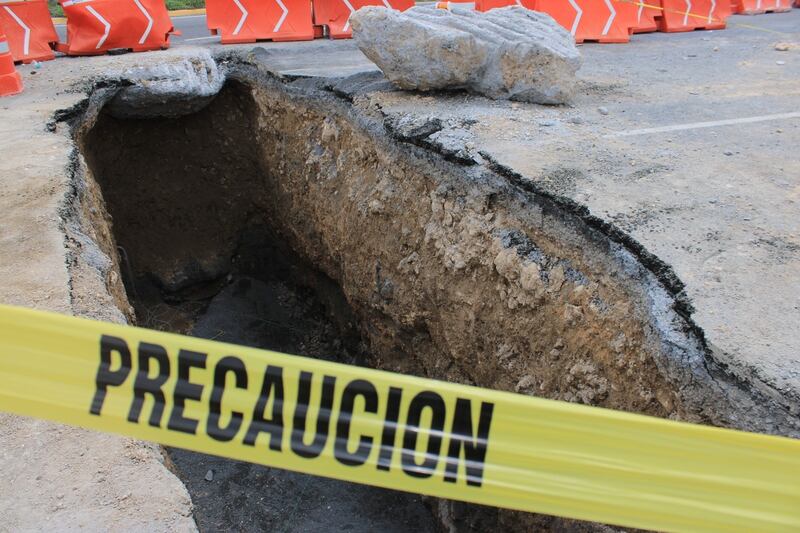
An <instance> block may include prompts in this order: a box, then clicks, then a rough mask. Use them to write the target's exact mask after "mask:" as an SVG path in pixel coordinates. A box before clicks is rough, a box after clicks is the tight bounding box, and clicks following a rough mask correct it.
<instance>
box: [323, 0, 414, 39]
mask: <svg viewBox="0 0 800 533" xmlns="http://www.w3.org/2000/svg"><path fill="white" fill-rule="evenodd" d="M312 4H313V5H314V24H315V25H316V26H324V27H325V28H327V35H328V36H329V37H331V38H333V39H349V38H350V37H352V36H353V32H352V30H351V29H350V16H351V15H352V14H353V13H355V12H356V11H357V10H359V9H361V8H362V7H366V6H384V7H386V8H389V9H396V10H398V11H405V10H406V9H411V8H412V7H414V0H312Z"/></svg>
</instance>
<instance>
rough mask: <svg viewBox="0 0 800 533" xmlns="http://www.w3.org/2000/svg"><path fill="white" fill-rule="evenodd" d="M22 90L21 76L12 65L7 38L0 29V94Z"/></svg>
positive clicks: (8, 94)
mask: <svg viewBox="0 0 800 533" xmlns="http://www.w3.org/2000/svg"><path fill="white" fill-rule="evenodd" d="M20 92H22V77H20V75H19V72H17V69H16V67H15V66H14V58H12V57H11V48H10V47H9V45H8V39H6V36H5V35H4V34H3V31H2V29H0V96H10V95H12V94H17V93H20Z"/></svg>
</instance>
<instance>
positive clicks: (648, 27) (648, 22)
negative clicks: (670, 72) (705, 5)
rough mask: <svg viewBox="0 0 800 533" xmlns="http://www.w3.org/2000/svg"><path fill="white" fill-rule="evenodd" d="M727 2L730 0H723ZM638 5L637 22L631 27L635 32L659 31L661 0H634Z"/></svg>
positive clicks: (634, 3) (636, 5)
mask: <svg viewBox="0 0 800 533" xmlns="http://www.w3.org/2000/svg"><path fill="white" fill-rule="evenodd" d="M721 1H723V2H727V1H728V0H721ZM632 2H633V5H634V6H635V7H636V23H635V25H634V26H632V27H631V31H632V32H633V33H651V32H654V31H658V19H657V18H656V17H660V16H661V11H662V10H661V2H660V1H659V0H632Z"/></svg>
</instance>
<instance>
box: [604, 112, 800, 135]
mask: <svg viewBox="0 0 800 533" xmlns="http://www.w3.org/2000/svg"><path fill="white" fill-rule="evenodd" d="M788 118H800V112H793V113H778V114H777V115H758V116H755V117H742V118H732V119H728V120H711V121H709V122H690V123H688V124H675V125H673V126H662V127H660V128H643V129H640V130H627V131H618V132H615V133H612V134H610V135H606V137H632V136H634V135H647V134H649V133H667V132H670V131H683V130H697V129H700V128H715V127H717V126H733V125H736V124H751V123H753V122H766V121H768V120H786V119H788Z"/></svg>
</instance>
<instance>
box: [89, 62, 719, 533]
mask: <svg viewBox="0 0 800 533" xmlns="http://www.w3.org/2000/svg"><path fill="white" fill-rule="evenodd" d="M349 105H350V104H349V103H344V102H342V101H340V100H337V99H336V98H335V97H334V96H332V95H328V96H320V94H319V93H316V94H314V95H311V96H309V95H308V94H305V93H303V91H300V90H294V89H291V88H289V89H287V88H286V87H285V86H284V85H283V84H281V83H280V82H277V81H275V80H263V79H261V80H258V79H253V78H248V77H247V76H245V75H242V76H240V79H239V81H229V82H228V83H227V85H226V86H225V87H224V88H223V89H222V91H221V92H220V93H219V95H218V96H217V97H216V98H215V99H214V100H213V101H212V102H211V103H210V104H209V105H208V106H207V107H205V108H204V109H202V110H201V111H199V112H197V113H194V114H191V115H187V116H184V117H181V118H175V119H164V118H162V119H119V118H115V117H114V116H112V115H111V114H110V113H109V112H107V111H101V112H100V113H99V115H97V116H96V117H93V118H91V119H90V120H88V121H87V122H85V123H84V124H82V126H80V127H79V128H78V129H77V130H76V131H77V134H78V141H79V145H80V147H81V152H82V154H83V156H84V158H85V160H86V163H87V169H86V172H85V174H86V175H85V176H84V181H85V187H83V188H82V192H81V198H80V201H81V202H82V203H83V204H84V209H83V210H82V212H83V213H84V218H86V220H84V221H83V222H84V225H85V226H87V227H88V226H91V227H92V228H93V229H92V230H91V231H90V232H89V233H91V234H92V235H93V239H94V240H95V241H97V243H98V245H99V246H100V248H101V249H102V250H103V252H104V253H105V254H107V255H108V256H109V257H111V258H112V260H113V263H114V268H113V269H112V272H111V274H110V275H109V276H108V279H107V285H108V289H109V292H110V293H111V294H113V295H115V296H116V301H117V305H118V307H120V308H121V309H122V310H123V311H125V310H126V309H127V307H128V302H130V303H131V304H132V306H133V309H134V311H133V312H131V313H130V314H133V313H135V319H136V321H137V322H138V323H139V324H140V325H143V326H147V327H152V328H155V329H164V330H169V331H175V332H180V333H187V334H191V335H196V336H200V337H206V338H211V339H217V340H224V341H228V342H235V343H241V344H246V345H251V346H257V347H263V348H269V349H273V350H278V351H283V352H288V353H294V354H302V355H308V356H311V357H317V358H327V359H333V360H336V361H341V362H345V363H353V364H361V365H367V366H371V367H377V368H382V369H386V370H391V371H398V372H406V373H413V374H417V375H422V376H427V377H433V378H437V379H444V380H449V381H454V382H460V383H469V384H474V385H478V386H482V387H488V388H495V389H502V390H512V391H517V392H520V393H527V394H535V395H537V396H544V397H550V398H557V399H563V400H568V401H573V402H581V403H587V404H593V405H601V406H605V407H610V408H616V409H624V410H628V411H635V412H641V413H647V414H653V415H656V416H672V417H679V418H688V419H695V420H697V419H698V418H699V419H703V417H704V416H705V415H704V414H703V413H702V412H700V411H698V410H694V411H693V412H690V411H687V410H686V408H685V407H684V405H683V403H682V398H681V396H680V395H679V394H678V393H677V389H678V388H679V386H678V385H676V380H680V379H682V378H681V376H680V372H677V371H676V373H675V375H677V376H678V377H675V376H670V373H671V372H672V371H674V368H673V366H672V365H677V364H678V363H676V362H675V361H680V360H681V357H684V359H685V353H686V351H687V350H693V349H695V348H696V346H697V344H696V339H693V338H692V333H691V331H690V329H689V328H688V327H686V326H685V324H682V322H681V317H680V316H678V315H675V314H674V313H673V309H672V307H671V303H670V300H669V299H670V295H669V293H668V291H666V290H664V289H663V287H661V285H660V284H659V282H658V281H657V280H656V279H655V278H654V277H653V275H652V274H651V273H650V272H649V271H647V269H645V268H643V267H642V266H641V265H640V264H639V263H638V262H637V261H636V258H635V257H633V255H631V253H630V252H628V251H627V250H625V249H624V247H621V246H619V245H617V244H614V243H610V242H609V240H608V239H607V236H606V235H604V234H602V232H600V231H598V230H597V229H596V228H591V227H588V226H587V225H586V224H585V223H584V222H582V221H581V219H580V218H578V217H575V216H574V215H573V214H570V213H569V212H567V211H565V210H563V209H560V208H558V206H556V205H554V204H553V203H552V202H550V201H549V200H547V199H543V198H535V197H534V195H533V194H531V193H529V192H526V191H525V190H523V189H521V188H519V187H517V186H515V185H513V184H511V183H509V181H508V180H507V179H505V178H502V177H501V176H498V175H497V174H494V173H493V172H489V171H488V170H485V169H478V168H474V167H471V168H465V167H462V166H460V165H457V164H455V163H451V162H448V161H446V160H445V159H444V158H442V157H440V156H439V155H438V154H434V153H430V152H427V151H426V150H425V149H423V148H420V147H418V146H414V145H411V144H403V143H398V142H396V141H395V140H393V139H391V138H390V137H388V136H387V135H386V132H385V131H384V130H383V129H382V123H378V126H380V129H375V128H376V127H378V126H376V125H375V124H372V123H369V122H368V121H365V120H362V119H359V118H358V117H357V116H354V115H353V113H352V112H351V111H352V110H351V109H350V108H349V107H348V106H349ZM119 280H122V281H123V282H124V288H123V286H122V283H120V281H119ZM659 298H661V299H662V300H663V301H662V300H659ZM654 309H655V310H654ZM130 318H133V317H132V316H131V317H130ZM665 324H667V325H665ZM664 328H673V329H669V331H666V330H665V329H664ZM668 335H669V336H670V338H669V339H667V340H665V337H666V336H668ZM679 337H680V338H679ZM682 342H684V343H685V344H681V343H682ZM670 350H672V351H681V354H682V355H679V356H676V355H675V353H672V352H670ZM683 377H684V378H685V377H686V376H683ZM686 380H687V381H690V379H689V378H686ZM713 409H714V404H713V403H709V410H711V411H713ZM170 455H171V457H172V460H173V462H174V463H175V468H176V471H177V473H178V474H179V475H180V476H181V478H182V479H183V481H184V482H185V483H186V485H187V487H188V489H189V491H190V494H191V495H192V498H193V501H194V503H195V506H196V518H197V522H198V525H199V526H200V528H201V530H206V531H210V530H217V529H231V528H233V529H241V530H263V529H266V530H287V531H321V530H326V531H328V530H334V531H335V530H349V531H374V530H376V529H384V530H390V531H406V530H411V529H414V530H422V531H425V530H433V529H435V528H437V527H440V526H444V527H446V528H450V529H453V530H461V531H466V530H479V529H485V528H486V527H505V528H515V529H536V528H543V527H547V528H556V529H557V528H560V527H565V524H566V523H567V522H566V521H561V520H559V519H552V518H549V517H536V516H533V515H526V514H522V513H511V512H508V511H495V510H489V509H485V508H480V507H477V506H468V505H461V504H455V503H452V502H440V501H422V500H421V498H420V497H418V496H414V495H407V494H402V493H395V492H391V491H386V490H381V489H375V488H370V487H362V486H358V485H353V484H348V483H343V482H338V481H331V480H325V479H322V478H315V477H311V476H306V475H301V474H294V473H289V472H285V471H281V470H277V469H267V468H264V467H260V466H255V465H250V464H245V463H239V462H235V461H229V460H223V459H218V458H213V457H207V456H202V455H199V454H194V453H190V452H185V451H181V450H171V451H170ZM209 470H210V471H212V472H213V478H212V479H211V480H210V481H207V480H206V479H205V478H206V475H207V473H208V471H209ZM429 507H432V508H433V509H434V512H433V513H431V512H430V511H429ZM572 525H573V526H574V525H575V524H574V523H573V524H572ZM580 527H581V528H583V527H586V526H585V525H581V526H580Z"/></svg>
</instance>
